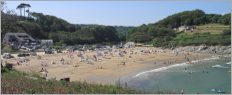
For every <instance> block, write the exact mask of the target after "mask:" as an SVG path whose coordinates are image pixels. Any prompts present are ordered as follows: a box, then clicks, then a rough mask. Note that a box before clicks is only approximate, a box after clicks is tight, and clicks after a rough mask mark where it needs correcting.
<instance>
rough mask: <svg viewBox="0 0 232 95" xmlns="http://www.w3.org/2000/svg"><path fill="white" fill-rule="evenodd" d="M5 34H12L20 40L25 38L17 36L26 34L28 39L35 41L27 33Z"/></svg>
mask: <svg viewBox="0 0 232 95" xmlns="http://www.w3.org/2000/svg"><path fill="white" fill-rule="evenodd" d="M6 35H14V36H15V37H16V38H17V39H18V40H20V41H24V39H25V38H19V37H17V36H28V39H30V40H32V41H35V40H34V39H33V38H32V37H31V36H30V35H28V34H27V33H6V34H5V36H6Z"/></svg>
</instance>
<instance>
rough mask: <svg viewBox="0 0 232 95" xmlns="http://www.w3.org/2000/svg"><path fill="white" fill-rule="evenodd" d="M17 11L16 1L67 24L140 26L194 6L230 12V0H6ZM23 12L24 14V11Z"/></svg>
mask: <svg viewBox="0 0 232 95" xmlns="http://www.w3.org/2000/svg"><path fill="white" fill-rule="evenodd" d="M6 3H7V7H8V9H13V10H15V12H16V13H17V14H18V15H19V14H20V10H18V9H16V7H17V6H18V5H19V4H20V3H26V4H30V5H31V8H30V11H31V12H38V13H43V14H44V15H53V16H56V17H58V18H62V19H64V20H66V21H68V22H69V23H71V24H99V25H111V26H114V25H117V26H120V25H122V26H140V25H142V24H149V23H155V22H157V21H159V20H162V19H164V18H166V17H167V16H170V15H173V14H175V13H179V12H183V11H192V10H195V9H200V10H203V11H204V12H205V13H206V14H210V13H213V14H227V13H231V1H6ZM22 14H23V13H22ZM26 15H27V14H26Z"/></svg>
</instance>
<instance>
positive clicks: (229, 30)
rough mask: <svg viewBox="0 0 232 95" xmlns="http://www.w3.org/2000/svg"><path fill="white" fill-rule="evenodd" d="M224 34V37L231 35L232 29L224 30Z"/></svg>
mask: <svg viewBox="0 0 232 95" xmlns="http://www.w3.org/2000/svg"><path fill="white" fill-rule="evenodd" d="M223 34H224V35H231V29H224V30H223Z"/></svg>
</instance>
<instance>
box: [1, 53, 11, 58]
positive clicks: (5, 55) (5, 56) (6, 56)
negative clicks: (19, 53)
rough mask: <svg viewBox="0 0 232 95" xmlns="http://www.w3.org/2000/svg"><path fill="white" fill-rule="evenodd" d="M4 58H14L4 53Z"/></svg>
mask: <svg viewBox="0 0 232 95" xmlns="http://www.w3.org/2000/svg"><path fill="white" fill-rule="evenodd" d="M2 58H14V56H12V55H11V54H10V53H3V54H2Z"/></svg>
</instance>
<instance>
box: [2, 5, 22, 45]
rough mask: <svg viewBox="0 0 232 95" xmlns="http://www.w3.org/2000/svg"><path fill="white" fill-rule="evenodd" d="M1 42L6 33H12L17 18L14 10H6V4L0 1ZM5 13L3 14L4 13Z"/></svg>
mask: <svg viewBox="0 0 232 95" xmlns="http://www.w3.org/2000/svg"><path fill="white" fill-rule="evenodd" d="M1 5H2V6H1V8H2V9H1V40H2V39H3V37H4V36H5V34H6V33H7V32H11V31H14V27H15V26H16V25H17V21H18V17H17V16H16V13H15V12H14V10H9V9H7V6H6V2H4V1H1ZM4 11H5V12H4Z"/></svg>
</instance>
